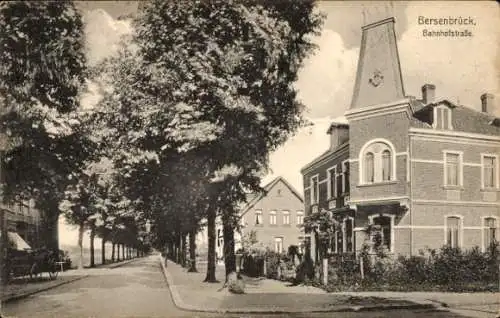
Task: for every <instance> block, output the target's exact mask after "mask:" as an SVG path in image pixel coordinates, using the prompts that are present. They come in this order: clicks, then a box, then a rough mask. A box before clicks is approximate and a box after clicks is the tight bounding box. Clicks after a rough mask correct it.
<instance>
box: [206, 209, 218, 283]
mask: <svg viewBox="0 0 500 318" xmlns="http://www.w3.org/2000/svg"><path fill="white" fill-rule="evenodd" d="M216 218H217V213H216V210H215V208H213V207H209V209H208V213H207V231H208V257H207V261H208V263H207V275H206V277H205V280H204V282H207V283H218V281H217V279H216V277H215V261H216V260H215V236H216V235H217V233H216V232H215V230H216V229H215V220H216Z"/></svg>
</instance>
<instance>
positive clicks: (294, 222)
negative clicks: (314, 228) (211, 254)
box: [236, 177, 304, 252]
mask: <svg viewBox="0 0 500 318" xmlns="http://www.w3.org/2000/svg"><path fill="white" fill-rule="evenodd" d="M240 218H241V224H242V225H243V227H242V230H241V233H239V234H238V237H239V238H241V237H243V236H244V235H245V234H246V233H249V232H250V231H255V234H256V239H257V241H258V242H259V243H262V244H263V245H264V246H267V247H269V248H270V249H272V250H274V251H276V252H286V251H287V249H288V247H289V246H290V245H297V246H300V245H301V244H302V242H303V241H304V234H303V230H302V228H301V227H300V225H301V224H302V222H303V221H304V200H303V198H302V196H301V195H300V194H299V193H298V192H297V191H296V190H295V189H294V188H293V186H292V185H290V183H288V181H286V180H285V179H284V178H282V177H277V178H275V179H274V180H272V181H271V182H269V183H268V184H267V185H266V186H264V193H261V194H251V198H249V200H248V203H247V204H246V205H245V206H244V207H243V208H242V209H241V210H240ZM240 247H241V242H237V244H236V249H238V248H240Z"/></svg>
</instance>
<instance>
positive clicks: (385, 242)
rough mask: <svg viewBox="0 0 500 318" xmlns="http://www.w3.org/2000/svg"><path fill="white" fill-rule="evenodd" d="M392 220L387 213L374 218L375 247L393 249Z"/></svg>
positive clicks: (373, 239) (373, 236)
mask: <svg viewBox="0 0 500 318" xmlns="http://www.w3.org/2000/svg"><path fill="white" fill-rule="evenodd" d="M392 222H393V220H392V218H391V217H390V216H386V215H379V216H376V217H374V218H373V219H372V225H373V228H374V229H373V233H372V242H373V244H374V247H376V248H378V247H384V248H385V249H387V250H388V251H392V228H393V225H392Z"/></svg>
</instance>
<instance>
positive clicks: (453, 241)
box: [445, 216, 462, 248]
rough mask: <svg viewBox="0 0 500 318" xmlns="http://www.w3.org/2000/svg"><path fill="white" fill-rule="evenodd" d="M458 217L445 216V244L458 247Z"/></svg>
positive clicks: (459, 237) (459, 232) (459, 228)
mask: <svg viewBox="0 0 500 318" xmlns="http://www.w3.org/2000/svg"><path fill="white" fill-rule="evenodd" d="M460 222H461V220H460V218H459V217H457V216H449V217H447V218H446V227H445V228H446V245H448V246H450V247H454V248H455V247H460V245H461V244H460V240H461V239H462V238H461V226H460Z"/></svg>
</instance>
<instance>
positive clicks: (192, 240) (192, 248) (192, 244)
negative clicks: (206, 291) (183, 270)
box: [188, 229, 198, 273]
mask: <svg viewBox="0 0 500 318" xmlns="http://www.w3.org/2000/svg"><path fill="white" fill-rule="evenodd" d="M189 260H190V262H189V265H190V266H189V270H188V272H190V273H197V272H198V270H197V269H196V229H192V230H191V232H189Z"/></svg>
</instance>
